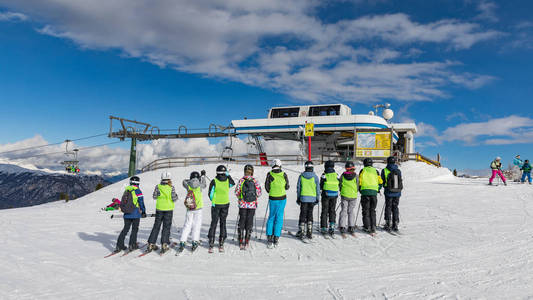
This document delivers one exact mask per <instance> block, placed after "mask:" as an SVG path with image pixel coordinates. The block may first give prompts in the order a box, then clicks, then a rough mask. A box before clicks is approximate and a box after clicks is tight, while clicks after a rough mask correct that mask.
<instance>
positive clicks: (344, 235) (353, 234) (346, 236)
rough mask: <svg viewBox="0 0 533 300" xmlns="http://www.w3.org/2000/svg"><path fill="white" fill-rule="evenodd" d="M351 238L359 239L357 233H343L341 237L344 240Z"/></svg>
mask: <svg viewBox="0 0 533 300" xmlns="http://www.w3.org/2000/svg"><path fill="white" fill-rule="evenodd" d="M349 236H351V237H354V238H356V237H357V236H356V235H355V232H348V233H346V232H341V237H342V238H343V239H347V238H348V237H349Z"/></svg>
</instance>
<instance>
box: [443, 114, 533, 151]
mask: <svg viewBox="0 0 533 300" xmlns="http://www.w3.org/2000/svg"><path fill="white" fill-rule="evenodd" d="M485 137H489V139H485V140H480V139H481V138H485ZM532 138H533V119H530V118H526V117H520V116H515V115H512V116H508V117H504V118H496V119H491V120H489V121H486V122H474V123H462V124H459V125H457V126H453V127H450V128H448V129H446V130H444V132H443V133H442V139H444V140H446V141H463V142H466V143H468V144H471V145H474V144H479V143H482V144H487V145H505V144H517V143H531V141H532Z"/></svg>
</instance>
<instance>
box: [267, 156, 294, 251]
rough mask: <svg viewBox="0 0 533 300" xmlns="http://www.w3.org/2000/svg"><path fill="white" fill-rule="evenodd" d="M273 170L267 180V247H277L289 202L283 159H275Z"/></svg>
mask: <svg viewBox="0 0 533 300" xmlns="http://www.w3.org/2000/svg"><path fill="white" fill-rule="evenodd" d="M273 164H274V166H272V171H270V172H268V175H267V178H266V180H265V190H266V191H267V192H268V206H269V215H268V220H267V226H266V234H267V247H268V248H272V247H277V245H278V241H279V237H280V236H281V229H282V228H283V217H284V212H285V205H286V204H287V190H288V189H289V178H288V177H287V174H285V172H283V171H282V170H281V160H279V159H274V162H273Z"/></svg>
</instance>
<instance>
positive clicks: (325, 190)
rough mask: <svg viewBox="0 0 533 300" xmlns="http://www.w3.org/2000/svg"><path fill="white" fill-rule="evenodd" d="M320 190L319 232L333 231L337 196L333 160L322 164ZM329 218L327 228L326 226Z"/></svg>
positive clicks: (336, 180)
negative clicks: (322, 171)
mask: <svg viewBox="0 0 533 300" xmlns="http://www.w3.org/2000/svg"><path fill="white" fill-rule="evenodd" d="M320 189H321V190H322V197H321V198H322V212H321V214H320V233H322V234H326V233H329V234H330V235H333V234H334V233H335V222H336V214H337V212H336V211H335V208H336V206H337V197H338V196H339V176H338V175H337V173H336V172H335V162H334V161H331V160H328V161H326V163H325V165H324V173H323V174H322V176H321V177H320ZM328 220H329V228H328Z"/></svg>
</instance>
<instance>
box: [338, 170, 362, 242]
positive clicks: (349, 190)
mask: <svg viewBox="0 0 533 300" xmlns="http://www.w3.org/2000/svg"><path fill="white" fill-rule="evenodd" d="M344 167H345V169H346V171H345V172H344V173H342V175H341V177H340V178H339V189H340V192H341V212H340V214H339V231H340V232H341V234H344V233H346V226H348V233H350V234H354V232H355V226H356V224H355V214H354V209H355V205H356V203H357V192H358V186H359V179H358V178H357V174H356V173H355V165H354V163H353V161H347V162H346V164H345V165H344Z"/></svg>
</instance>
